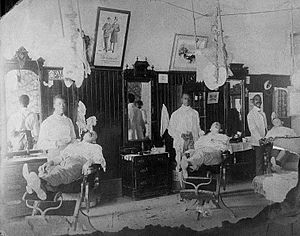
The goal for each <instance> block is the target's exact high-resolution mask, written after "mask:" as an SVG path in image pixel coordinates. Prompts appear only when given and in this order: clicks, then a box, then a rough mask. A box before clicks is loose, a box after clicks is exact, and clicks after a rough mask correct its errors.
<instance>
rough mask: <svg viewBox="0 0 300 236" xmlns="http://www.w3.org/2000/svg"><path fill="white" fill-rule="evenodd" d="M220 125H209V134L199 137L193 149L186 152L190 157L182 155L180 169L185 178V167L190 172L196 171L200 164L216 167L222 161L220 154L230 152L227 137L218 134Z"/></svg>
mask: <svg viewBox="0 0 300 236" xmlns="http://www.w3.org/2000/svg"><path fill="white" fill-rule="evenodd" d="M220 130H221V124H220V123H219V122H214V123H213V124H212V125H211V128H210V132H209V133H208V134H206V135H204V136H201V137H200V138H199V139H198V140H197V141H196V142H195V145H194V147H195V149H194V150H189V151H187V152H186V154H187V153H188V154H189V155H190V158H187V157H186V155H183V157H182V161H181V167H182V170H183V174H184V176H187V170H186V169H187V167H188V166H189V167H190V168H191V170H193V171H194V170H198V169H199V167H200V166H201V165H202V164H205V165H217V164H220V163H221V161H222V158H221V154H222V152H223V151H226V150H230V147H229V137H228V136H227V135H225V134H220Z"/></svg>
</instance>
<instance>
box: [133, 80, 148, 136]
mask: <svg viewBox="0 0 300 236" xmlns="http://www.w3.org/2000/svg"><path fill="white" fill-rule="evenodd" d="M132 95H133V96H132ZM133 98H134V101H133V102H132V100H131V101H130V99H133ZM136 108H138V109H139V110H138V109H136ZM127 114H128V125H127V129H128V141H132V140H144V139H151V82H150V81H149V82H128V83H127Z"/></svg>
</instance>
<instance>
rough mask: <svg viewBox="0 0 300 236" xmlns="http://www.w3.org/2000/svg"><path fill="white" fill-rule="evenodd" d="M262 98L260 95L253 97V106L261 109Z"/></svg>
mask: <svg viewBox="0 0 300 236" xmlns="http://www.w3.org/2000/svg"><path fill="white" fill-rule="evenodd" d="M261 104H262V102H261V96H260V95H259V94H256V95H255V96H254V97H253V105H254V106H256V107H258V108H260V107H261Z"/></svg>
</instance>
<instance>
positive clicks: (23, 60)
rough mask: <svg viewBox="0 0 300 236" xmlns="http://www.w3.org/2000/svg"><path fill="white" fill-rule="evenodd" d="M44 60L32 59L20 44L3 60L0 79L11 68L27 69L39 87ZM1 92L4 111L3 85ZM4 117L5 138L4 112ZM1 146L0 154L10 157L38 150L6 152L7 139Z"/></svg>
mask: <svg viewBox="0 0 300 236" xmlns="http://www.w3.org/2000/svg"><path fill="white" fill-rule="evenodd" d="M44 61H45V60H44V59H43V58H41V57H40V58H38V59H37V60H32V58H30V57H29V56H28V51H27V50H26V49H25V48H24V47H23V46H22V47H20V48H19V49H18V50H17V51H16V53H15V55H14V57H13V58H12V59H10V60H5V61H4V63H3V67H2V70H3V72H2V76H3V78H1V79H2V80H4V79H5V76H6V75H7V73H8V72H9V71H12V70H29V71H32V72H33V73H35V74H36V75H37V76H38V78H39V81H40V87H41V81H42V71H43V65H44ZM4 84H5V83H4ZM40 91H41V89H40ZM1 92H3V93H4V94H3V96H2V98H4V101H3V103H4V104H5V105H4V108H3V111H4V112H5V113H6V89H5V86H4V88H2V91H1ZM41 97H42V94H41V96H40V99H41ZM39 109H40V116H41V115H42V114H41V112H42V109H41V107H40V108H39ZM4 117H5V119H4V122H2V130H3V131H4V132H5V134H4V135H3V136H2V137H6V138H7V116H6V114H5V115H4ZM1 146H2V148H3V151H1V154H3V156H5V157H6V158H9V157H12V156H14V155H16V156H17V155H28V154H31V153H36V152H37V151H38V150H35V149H32V150H28V151H27V150H24V151H18V152H10V153H8V152H7V140H2V143H1Z"/></svg>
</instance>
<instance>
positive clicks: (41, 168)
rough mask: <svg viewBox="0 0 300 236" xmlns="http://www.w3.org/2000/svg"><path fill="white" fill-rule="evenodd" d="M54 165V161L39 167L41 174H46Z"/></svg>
mask: <svg viewBox="0 0 300 236" xmlns="http://www.w3.org/2000/svg"><path fill="white" fill-rule="evenodd" d="M53 165H54V162H53V161H48V162H46V163H44V164H43V165H41V166H40V167H39V172H42V173H45V172H46V171H48V169H49V167H50V166H53Z"/></svg>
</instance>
